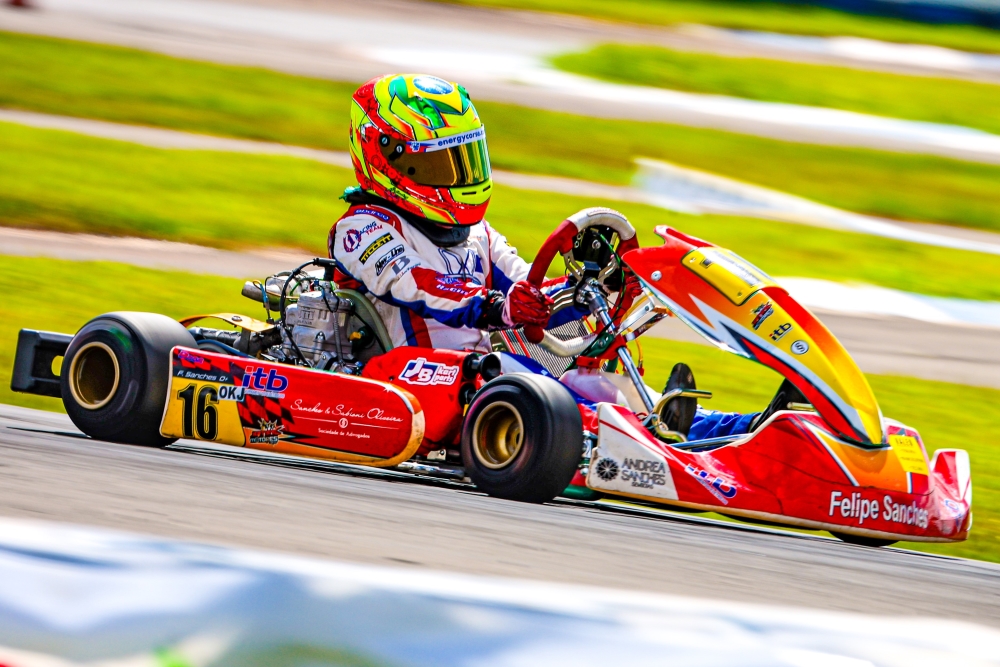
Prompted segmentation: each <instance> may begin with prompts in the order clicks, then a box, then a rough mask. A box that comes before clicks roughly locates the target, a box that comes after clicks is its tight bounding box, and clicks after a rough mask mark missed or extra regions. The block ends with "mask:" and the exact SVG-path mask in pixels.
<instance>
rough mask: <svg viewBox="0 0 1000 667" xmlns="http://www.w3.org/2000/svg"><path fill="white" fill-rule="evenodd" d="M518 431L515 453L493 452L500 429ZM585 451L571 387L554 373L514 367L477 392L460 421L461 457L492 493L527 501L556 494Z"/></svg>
mask: <svg viewBox="0 0 1000 667" xmlns="http://www.w3.org/2000/svg"><path fill="white" fill-rule="evenodd" d="M515 429H516V430H517V431H518V432H519V435H518V436H517V437H515V438H514V439H513V440H512V441H514V440H516V443H517V444H516V447H514V448H513V449H516V453H514V454H513V455H511V456H509V458H505V457H504V456H503V455H499V456H497V455H493V454H491V452H492V450H491V448H490V446H489V445H488V444H484V443H489V442H493V440H491V438H492V439H494V440H495V439H496V436H497V432H498V431H500V430H503V431H504V432H513V431H514V430H515ZM582 452H583V420H582V419H581V417H580V411H579V409H578V408H577V405H576V402H575V401H574V400H573V397H572V396H571V395H570V393H569V391H567V389H566V388H565V387H564V386H562V385H561V384H559V383H558V382H556V381H555V380H553V379H551V378H547V377H545V376H542V375H533V374H530V373H512V374H510V375H503V376H501V377H499V378H497V379H496V380H493V381H492V382H490V383H489V384H487V385H486V386H484V387H483V388H482V389H480V390H479V393H477V394H476V397H475V398H474V399H473V401H472V404H471V405H470V406H469V411H468V413H467V414H466V416H465V421H464V424H463V426H462V461H463V463H464V464H465V471H466V474H467V475H468V476H469V478H470V479H471V480H472V481H473V483H475V485H476V486H477V487H478V488H479V489H481V490H482V491H485V492H486V493H487V494H489V495H491V496H495V497H497V498H505V499H508V500H517V501H521V502H528V503H544V502H547V501H549V500H552V499H553V498H555V497H556V496H558V495H559V494H561V493H562V492H563V490H564V489H565V488H566V487H567V486H568V485H569V483H570V481H571V480H572V479H573V475H574V474H575V472H576V470H577V468H578V466H579V464H580V459H581V456H582Z"/></svg>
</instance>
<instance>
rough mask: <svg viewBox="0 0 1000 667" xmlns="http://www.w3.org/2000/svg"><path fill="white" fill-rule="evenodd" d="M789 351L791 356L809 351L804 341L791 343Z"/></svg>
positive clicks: (807, 344)
mask: <svg viewBox="0 0 1000 667" xmlns="http://www.w3.org/2000/svg"><path fill="white" fill-rule="evenodd" d="M791 350H792V354H798V355H803V354H805V353H806V352H808V351H809V343H807V342H805V341H804V340H797V341H795V342H794V343H792V347H791Z"/></svg>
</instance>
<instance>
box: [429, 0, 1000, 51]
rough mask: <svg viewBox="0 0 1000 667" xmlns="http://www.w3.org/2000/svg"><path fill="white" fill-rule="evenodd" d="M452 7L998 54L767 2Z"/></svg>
mask: <svg viewBox="0 0 1000 667" xmlns="http://www.w3.org/2000/svg"><path fill="white" fill-rule="evenodd" d="M439 1H443V2H448V3H452V4H461V5H474V6H478V7H495V8H503V9H521V10H534V11H543V12H555V13H559V14H574V15H577V16H586V17H589V18H596V19H604V20H610V21H623V22H627V23H639V24H642V25H643V26H671V25H677V24H684V23H702V24H707V25H714V26H718V27H721V28H736V29H740V30H764V31H769V32H782V33H789V34H797V35H819V36H827V35H853V36H856V37H866V38H868V39H880V40H885V41H888V42H914V43H918V44H934V45H937V46H945V47H949V48H953V49H962V50H969V51H988V52H1000V32H998V31H996V30H990V29H989V28H982V27H978V26H969V25H928V24H925V23H917V22H915V21H906V20H903V19H893V18H887V17H880V16H859V15H856V14H849V13H847V12H840V11H837V10H834V9H827V8H824V7H814V6H808V5H800V4H789V3H783V2H767V1H766V0H615V1H614V2H607V1H606V0H439Z"/></svg>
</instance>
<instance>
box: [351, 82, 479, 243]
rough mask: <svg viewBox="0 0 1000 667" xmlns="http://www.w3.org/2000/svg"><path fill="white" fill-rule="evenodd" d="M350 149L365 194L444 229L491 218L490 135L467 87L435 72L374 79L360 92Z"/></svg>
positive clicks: (353, 108)
mask: <svg viewBox="0 0 1000 667" xmlns="http://www.w3.org/2000/svg"><path fill="white" fill-rule="evenodd" d="M350 144H351V161H352V162H353V164H354V173H355V174H356V175H357V178H358V184H359V185H360V186H361V188H362V189H363V190H366V191H368V192H372V193H374V194H375V195H377V196H379V197H382V198H383V199H385V200H387V201H389V202H390V203H392V204H395V205H396V206H398V207H400V208H402V209H404V210H406V211H409V212H411V213H414V214H416V215H418V216H421V217H423V218H426V219H428V220H430V221H432V222H435V223H438V224H441V225H462V226H464V225H474V224H476V223H478V222H481V221H482V219H483V217H484V216H485V215H486V207H487V206H488V205H489V203H490V195H491V194H492V190H493V180H492V178H491V175H490V158H489V154H488V153H487V151H486V131H485V130H484V128H483V124H482V122H481V121H480V120H479V114H478V113H477V112H476V108H475V107H474V106H473V105H472V101H471V100H470V99H469V94H468V93H467V92H466V91H465V88H463V87H462V86H460V85H458V84H456V83H452V82H449V81H445V80H444V79H439V78H438V77H436V76H430V75H427V74H389V75H386V76H381V77H377V78H375V79H372V80H371V81H369V82H368V83H366V84H365V85H363V86H361V87H360V88H358V90H357V92H355V93H354V98H353V102H352V104H351V137H350Z"/></svg>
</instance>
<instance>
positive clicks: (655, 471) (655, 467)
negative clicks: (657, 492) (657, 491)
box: [622, 459, 667, 489]
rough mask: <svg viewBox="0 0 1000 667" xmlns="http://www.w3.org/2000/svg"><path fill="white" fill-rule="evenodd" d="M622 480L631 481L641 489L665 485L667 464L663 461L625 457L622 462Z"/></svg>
mask: <svg viewBox="0 0 1000 667" xmlns="http://www.w3.org/2000/svg"><path fill="white" fill-rule="evenodd" d="M622 481H623V482H631V483H632V486H634V487H637V488H640V489H651V488H653V487H654V486H665V485H666V483H667V466H666V464H665V463H664V462H663V461H651V460H648V459H625V461H624V462H623V463H622Z"/></svg>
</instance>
